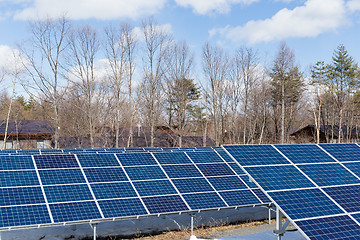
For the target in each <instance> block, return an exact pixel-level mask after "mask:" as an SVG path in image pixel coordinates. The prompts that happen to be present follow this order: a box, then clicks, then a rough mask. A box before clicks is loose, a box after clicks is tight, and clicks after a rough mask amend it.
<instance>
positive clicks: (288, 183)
mask: <svg viewBox="0 0 360 240" xmlns="http://www.w3.org/2000/svg"><path fill="white" fill-rule="evenodd" d="M246 170H247V171H248V173H249V174H250V176H252V177H253V178H254V179H255V180H256V182H257V183H259V184H260V186H261V187H262V188H263V189H264V190H265V191H269V190H281V189H292V188H308V187H315V185H314V184H312V183H311V182H310V180H308V179H307V178H306V177H305V176H304V175H303V174H302V173H301V172H299V170H297V169H296V168H295V167H294V166H264V167H246Z"/></svg>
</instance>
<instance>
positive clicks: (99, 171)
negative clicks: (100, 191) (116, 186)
mask: <svg viewBox="0 0 360 240" xmlns="http://www.w3.org/2000/svg"><path fill="white" fill-rule="evenodd" d="M84 172H85V175H86V177H87V179H88V181H89V182H119V181H127V180H128V179H127V177H126V175H125V173H124V171H123V170H122V168H120V167H113V168H86V169H84Z"/></svg>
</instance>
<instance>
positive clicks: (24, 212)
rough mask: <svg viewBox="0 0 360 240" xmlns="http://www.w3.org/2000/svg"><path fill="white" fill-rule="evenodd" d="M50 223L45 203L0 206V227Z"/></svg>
mask: <svg viewBox="0 0 360 240" xmlns="http://www.w3.org/2000/svg"><path fill="white" fill-rule="evenodd" d="M46 223H51V220H50V216H49V212H48V210H47V208H46V205H45V204H44V205H28V206H14V207H0V227H15V226H26V225H36V224H46Z"/></svg>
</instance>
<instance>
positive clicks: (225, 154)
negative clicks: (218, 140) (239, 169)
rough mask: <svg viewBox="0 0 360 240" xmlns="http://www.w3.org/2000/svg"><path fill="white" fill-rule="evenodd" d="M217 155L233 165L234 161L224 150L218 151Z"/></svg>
mask: <svg viewBox="0 0 360 240" xmlns="http://www.w3.org/2000/svg"><path fill="white" fill-rule="evenodd" d="M216 151H217V153H218V154H219V155H220V156H221V157H222V158H223V159H224V160H225V161H226V162H228V163H233V162H234V159H232V158H231V157H230V156H229V155H228V154H227V153H226V152H225V151H224V150H222V149H221V150H216Z"/></svg>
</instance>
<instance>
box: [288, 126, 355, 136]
mask: <svg viewBox="0 0 360 240" xmlns="http://www.w3.org/2000/svg"><path fill="white" fill-rule="evenodd" d="M306 130H312V131H314V132H315V131H316V126H315V125H307V126H306V127H303V128H301V129H299V130H297V131H295V132H293V133H292V134H290V136H296V135H297V134H299V133H301V132H303V131H306ZM320 132H321V133H323V134H326V135H328V136H331V135H332V134H334V136H335V137H337V136H338V135H339V126H338V125H320ZM342 134H343V135H344V136H349V135H350V136H354V137H355V136H359V135H360V127H358V126H352V127H348V126H346V125H344V126H342Z"/></svg>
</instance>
